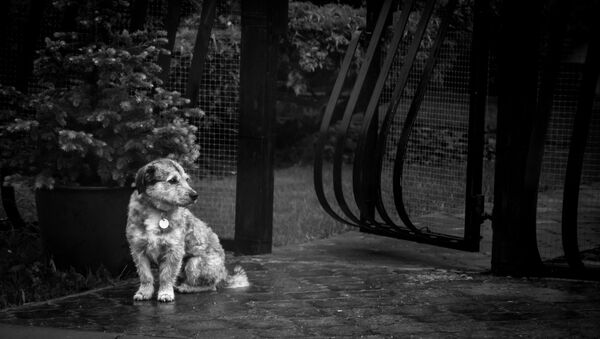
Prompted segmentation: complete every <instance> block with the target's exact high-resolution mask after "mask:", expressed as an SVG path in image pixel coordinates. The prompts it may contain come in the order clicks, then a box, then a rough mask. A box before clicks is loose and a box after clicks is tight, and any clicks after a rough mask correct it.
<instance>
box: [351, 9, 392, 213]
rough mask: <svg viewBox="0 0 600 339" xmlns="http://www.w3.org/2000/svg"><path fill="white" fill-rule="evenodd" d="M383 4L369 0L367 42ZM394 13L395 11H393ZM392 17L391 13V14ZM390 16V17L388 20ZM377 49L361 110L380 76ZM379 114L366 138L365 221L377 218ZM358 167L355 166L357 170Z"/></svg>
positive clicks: (379, 54) (364, 86)
mask: <svg viewBox="0 0 600 339" xmlns="http://www.w3.org/2000/svg"><path fill="white" fill-rule="evenodd" d="M382 5H383V0H374V1H367V22H366V27H365V31H366V33H367V34H366V36H367V40H366V41H367V42H368V41H369V40H371V35H372V34H373V29H374V28H375V24H376V23H377V18H378V17H379V12H380V11H381V7H382ZM391 13H393V11H391ZM390 17H391V15H390ZM389 19H390V18H389V17H388V20H389ZM377 46H378V47H377V50H376V51H375V55H374V57H373V61H372V62H371V67H370V68H369V72H368V73H367V76H366V78H365V83H364V85H363V88H364V89H367V90H363V91H362V92H361V96H360V99H359V101H358V103H357V110H358V111H360V112H364V111H365V110H366V108H367V105H368V102H369V98H370V97H371V91H369V90H368V89H371V88H373V87H374V86H375V83H376V82H377V78H378V76H379V72H380V68H381V48H380V47H379V46H380V45H377ZM365 49H366V48H365ZM395 52H396V51H389V53H395ZM378 120H379V118H378V114H377V112H376V113H375V115H374V116H373V120H372V121H371V126H369V132H368V134H367V138H366V139H365V144H366V145H365V149H366V150H368V151H367V156H366V157H365V162H366V163H367V164H370V165H369V166H365V167H364V169H362V170H361V171H363V173H361V174H362V175H361V179H362V180H361V181H362V183H361V185H363V187H364V188H365V193H366V196H367V199H366V205H365V206H362V207H363V208H361V211H360V218H361V220H363V221H366V220H375V202H376V201H377V184H378V183H376V182H373V179H375V178H378V176H377V175H376V173H375V171H377V166H376V164H377V161H376V153H375V148H376V146H377V126H378ZM356 169H357V168H355V170H356Z"/></svg>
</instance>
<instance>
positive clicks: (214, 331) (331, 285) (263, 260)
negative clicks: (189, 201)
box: [0, 232, 600, 338]
mask: <svg viewBox="0 0 600 339" xmlns="http://www.w3.org/2000/svg"><path fill="white" fill-rule="evenodd" d="M234 263H235V264H237V263H239V264H241V265H243V266H244V268H245V269H246V271H247V272H248V275H249V278H250V281H251V283H252V286H251V287H249V288H247V289H238V290H234V289H229V290H221V291H218V292H210V293H201V294H193V295H180V294H178V295H177V296H176V301H175V302H174V303H169V304H162V303H157V302H156V301H150V302H133V299H132V296H133V293H134V292H135V290H136V287H137V286H136V284H137V282H136V281H133V280H132V281H126V282H123V283H121V284H119V285H117V286H114V287H111V288H105V289H101V290H96V291H91V292H89V293H84V294H80V295H77V296H71V297H66V298H61V299H57V300H53V301H48V302H43V303H37V304H29V305H24V306H21V307H18V308H13V309H8V310H5V311H3V312H0V324H2V325H0V337H2V338H4V337H11V336H12V335H11V334H15V333H17V334H18V333H22V332H20V331H19V327H15V326H28V327H27V328H26V330H25V331H34V332H35V333H42V332H44V329H48V328H52V329H51V330H48V331H54V332H52V333H56V332H55V331H61V330H68V331H67V332H65V333H67V334H69V333H71V334H72V333H77V334H80V335H82V336H81V337H83V338H104V337H112V338H115V337H127V336H156V337H169V338H194V337H198V338H215V337H239V338H252V337H286V338H287V337H343V336H347V337H363V336H364V337H373V338H378V337H431V338H437V337H442V338H453V337H456V338H463V337H493V338H498V337H517V336H524V337H532V338H549V337H555V338H565V337H590V338H594V337H596V338H597V337H598V336H599V335H600V293H598V292H599V291H600V284H599V283H598V282H589V281H577V280H560V279H516V278H510V277H495V276H491V275H489V274H487V273H485V270H486V269H487V268H488V267H489V257H488V256H486V255H485V254H479V253H463V252H456V251H453V250H448V249H442V248H438V247H433V246H428V245H423V244H415V243H411V242H406V241H402V240H396V239H388V238H383V237H378V236H372V235H366V234H362V233H358V232H349V233H346V234H343V235H340V236H336V237H333V238H330V239H327V240H320V241H315V242H311V243H308V244H304V245H299V246H291V247H285V248H278V249H276V250H275V251H274V253H273V254H271V255H264V256H244V257H235V258H232V260H231V264H234ZM11 331H12V332H11ZM36 331H37V332H36ZM72 331H77V332H72ZM88 335H89V336H88ZM100 335H101V336H100ZM21 337H23V336H21ZM33 337H37V336H35V335H34V336H33Z"/></svg>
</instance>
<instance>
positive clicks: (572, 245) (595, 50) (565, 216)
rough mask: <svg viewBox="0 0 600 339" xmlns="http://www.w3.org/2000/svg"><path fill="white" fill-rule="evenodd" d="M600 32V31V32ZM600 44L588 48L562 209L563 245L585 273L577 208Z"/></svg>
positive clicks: (595, 41) (599, 71)
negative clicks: (578, 231) (578, 235)
mask: <svg viewBox="0 0 600 339" xmlns="http://www.w3.org/2000/svg"><path fill="white" fill-rule="evenodd" d="M598 31H600V29H598ZM599 59H600V43H599V42H598V39H593V40H592V42H591V43H590V46H589V47H588V51H587V55H586V60H585V65H584V69H583V79H582V80H581V91H580V95H579V101H578V105H577V112H576V113H575V122H574V124H573V134H572V136H571V144H570V145H569V157H568V160H567V171H566V174H565V186H564V190H563V209H562V225H561V231H562V232H561V234H562V245H563V250H564V252H565V257H566V258H567V262H568V263H569V266H570V267H571V268H574V269H583V268H584V265H583V262H582V261H581V255H580V253H579V244H578V239H577V207H578V205H579V184H580V183H581V172H582V169H583V157H584V154H585V146H586V143H587V138H588V134H589V129H590V122H591V118H592V109H593V104H594V95H595V93H594V91H595V89H596V82H597V81H598V77H599V76H600V62H598V60H599Z"/></svg>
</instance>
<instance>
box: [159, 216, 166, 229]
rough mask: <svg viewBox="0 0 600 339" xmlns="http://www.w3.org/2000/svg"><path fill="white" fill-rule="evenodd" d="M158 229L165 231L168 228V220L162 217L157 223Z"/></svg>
mask: <svg viewBox="0 0 600 339" xmlns="http://www.w3.org/2000/svg"><path fill="white" fill-rule="evenodd" d="M158 227H160V228H161V229H163V230H164V229H167V228H169V219H167V218H165V217H164V216H163V217H162V218H161V219H160V220H159V221H158Z"/></svg>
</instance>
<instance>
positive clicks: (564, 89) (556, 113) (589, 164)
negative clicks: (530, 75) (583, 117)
mask: <svg viewBox="0 0 600 339" xmlns="http://www.w3.org/2000/svg"><path fill="white" fill-rule="evenodd" d="M581 79H582V64H573V63H564V64H562V65H561V67H560V70H559V74H558V78H557V84H556V89H555V93H554V98H553V106H552V112H551V115H550V123H549V127H548V132H547V135H546V141H545V148H544V158H543V161H542V172H541V176H540V184H539V192H538V208H537V215H538V217H537V240H538V249H539V251H540V255H541V256H542V259H545V260H549V259H554V258H557V257H561V256H562V255H563V254H564V252H563V248H562V233H561V223H562V204H563V188H564V187H563V186H564V182H565V173H566V168H567V159H568V156H569V145H570V142H571V137H572V130H573V123H574V118H575V112H576V110H577V100H578V97H579V91H580V84H581ZM599 110H600V106H599V105H598V98H596V101H595V105H594V109H593V112H592V124H591V125H590V127H589V128H590V129H589V133H590V134H589V136H588V141H587V146H586V153H585V158H584V164H583V171H582V178H581V185H580V194H579V209H578V241H579V249H580V251H586V250H590V249H593V248H597V247H599V246H600V166H599V164H600V149H599V148H598V144H599V142H600V140H599V134H600V126H599V124H600V121H599V120H600V117H599V113H600V112H599Z"/></svg>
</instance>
